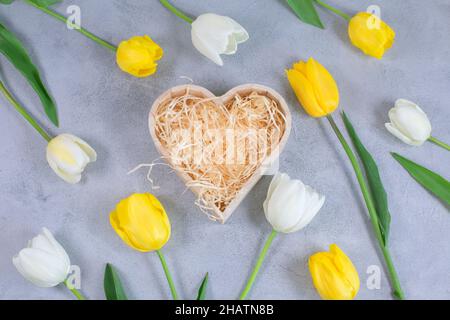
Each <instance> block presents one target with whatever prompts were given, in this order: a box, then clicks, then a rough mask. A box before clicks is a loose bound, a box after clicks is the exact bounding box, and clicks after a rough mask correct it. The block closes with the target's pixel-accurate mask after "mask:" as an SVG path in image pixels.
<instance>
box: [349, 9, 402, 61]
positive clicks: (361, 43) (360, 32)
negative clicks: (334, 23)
mask: <svg viewBox="0 0 450 320" xmlns="http://www.w3.org/2000/svg"><path fill="white" fill-rule="evenodd" d="M348 36H349V37H350V41H351V42H352V44H353V45H354V46H355V47H357V48H358V49H360V50H361V51H362V52H364V53H365V54H367V55H369V56H372V57H375V58H377V59H381V58H382V57H383V55H384V53H385V52H386V50H388V49H389V48H390V47H392V45H393V43H394V38H395V32H394V30H392V28H391V27H390V26H389V25H387V24H386V23H385V22H384V21H383V20H381V19H380V18H379V17H377V16H376V15H375V14H371V13H368V12H359V13H358V14H356V15H355V16H354V17H353V18H351V19H350V22H349V24H348Z"/></svg>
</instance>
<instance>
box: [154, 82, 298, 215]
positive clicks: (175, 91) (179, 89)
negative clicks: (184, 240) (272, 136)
mask: <svg viewBox="0 0 450 320" xmlns="http://www.w3.org/2000/svg"><path fill="white" fill-rule="evenodd" d="M187 89H189V91H191V92H193V93H194V94H196V95H197V94H199V95H200V96H204V97H205V98H217V99H218V100H221V101H222V103H225V102H226V101H227V100H228V99H227V98H228V97H233V96H234V95H235V94H236V93H238V92H240V93H241V92H244V93H250V92H252V91H257V92H258V93H264V94H265V95H268V96H269V97H271V98H272V99H274V100H276V101H277V102H278V103H279V106H280V108H281V109H282V111H283V113H284V115H285V118H286V128H285V131H284V135H283V137H282V138H281V140H280V143H279V144H278V150H274V151H272V153H271V154H270V155H269V156H268V157H267V158H266V159H264V160H263V162H262V164H261V166H260V168H259V170H257V171H255V173H254V174H253V176H252V177H251V178H250V179H249V180H248V181H247V182H246V183H245V185H244V186H243V187H242V189H241V190H240V191H239V192H238V194H237V195H236V197H235V198H234V199H233V201H232V202H231V203H230V204H229V205H228V206H227V208H226V209H225V210H224V211H220V210H219V209H218V208H217V207H215V206H214V208H213V211H214V216H215V217H217V221H219V222H221V223H225V222H226V221H227V219H228V218H229V217H230V216H231V214H232V213H233V212H234V210H235V209H236V208H237V207H238V206H239V204H240V203H241V202H242V200H243V199H244V198H245V196H247V194H248V193H249V192H250V190H251V189H252V188H253V187H254V186H255V184H256V183H257V182H258V181H259V179H261V177H262V176H263V175H264V174H265V172H266V171H267V169H268V164H270V163H273V162H274V161H275V160H276V159H277V158H278V156H279V154H280V153H281V152H282V151H283V149H284V147H285V145H286V142H287V140H288V138H289V135H290V132H291V127H292V119H291V113H290V111H289V107H288V105H287V103H286V101H285V100H284V98H283V97H282V96H281V95H280V94H279V93H278V92H276V91H275V90H273V89H272V88H269V87H266V86H263V85H260V84H254V83H248V84H243V85H240V86H237V87H234V88H232V89H231V90H229V91H228V92H226V93H225V94H223V95H221V96H216V95H215V94H213V93H212V92H211V91H209V90H208V89H206V88H203V87H200V86H196V85H191V84H187V85H179V86H176V87H172V88H170V89H169V90H167V91H165V92H164V93H163V94H161V95H160V96H159V97H158V98H157V99H156V100H155V101H154V103H153V105H152V107H151V108H150V113H149V120H148V125H149V130H150V135H151V137H152V140H153V143H154V144H155V147H156V149H157V150H158V152H159V153H160V154H161V155H162V156H163V157H164V159H165V160H166V161H169V160H168V153H167V152H166V150H165V149H164V148H163V146H162V145H161V143H160V142H159V139H158V137H157V136H156V133H155V130H154V128H155V122H154V116H153V114H154V111H156V108H157V107H158V106H159V105H160V104H161V103H162V102H163V101H165V100H167V99H169V98H175V97H179V96H181V95H183V94H185V92H186V90H187ZM170 165H172V164H171V163H170ZM261 168H264V169H263V170H261ZM175 172H176V174H177V175H178V176H179V177H180V178H181V180H182V181H183V183H184V184H186V183H187V182H188V181H190V180H191V179H190V177H189V176H188V175H187V174H185V173H183V172H179V171H177V170H175ZM191 190H192V191H193V192H194V194H195V195H196V196H198V194H199V192H198V188H191ZM219 217H221V218H219Z"/></svg>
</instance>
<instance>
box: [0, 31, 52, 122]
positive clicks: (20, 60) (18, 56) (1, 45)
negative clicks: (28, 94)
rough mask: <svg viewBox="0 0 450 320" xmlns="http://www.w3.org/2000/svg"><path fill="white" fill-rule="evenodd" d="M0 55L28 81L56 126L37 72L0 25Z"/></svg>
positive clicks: (43, 86) (14, 40)
mask: <svg viewBox="0 0 450 320" xmlns="http://www.w3.org/2000/svg"><path fill="white" fill-rule="evenodd" d="M0 53H2V54H3V55H4V56H5V57H6V58H7V59H8V60H9V61H10V62H11V63H12V64H13V65H14V67H15V68H16V69H17V70H19V71H20V72H21V73H22V75H23V76H24V77H25V78H26V79H27V80H28V83H29V84H30V85H31V86H32V87H33V89H34V91H36V93H37V94H38V96H39V98H40V100H41V103H42V105H43V107H44V110H45V113H46V114H47V116H48V118H49V119H50V120H51V121H52V122H53V123H54V124H55V125H56V126H58V115H57V112H56V106H55V103H54V102H53V99H52V97H51V96H50V94H49V93H48V91H47V89H46V88H45V85H44V84H43V83H42V80H41V77H40V75H39V71H38V69H37V68H36V66H35V65H34V64H33V62H32V61H31V58H30V57H29V55H28V53H27V51H26V49H25V48H24V47H23V45H22V44H21V42H20V40H19V39H17V38H16V36H15V35H14V34H13V33H11V32H10V31H9V30H8V29H6V28H5V27H4V26H3V25H2V24H1V23H0Z"/></svg>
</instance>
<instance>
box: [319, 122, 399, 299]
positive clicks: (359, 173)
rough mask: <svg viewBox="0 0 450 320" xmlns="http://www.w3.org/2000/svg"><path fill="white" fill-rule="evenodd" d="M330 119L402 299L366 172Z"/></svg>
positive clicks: (395, 288) (396, 295) (396, 289)
mask: <svg viewBox="0 0 450 320" xmlns="http://www.w3.org/2000/svg"><path fill="white" fill-rule="evenodd" d="M327 119H328V121H329V122H330V125H331V127H332V128H333V131H334V133H335V134H336V136H337V138H338V139H339V141H340V143H341V144H342V147H343V148H344V150H345V153H346V154H347V156H348V158H349V159H350V162H351V164H352V166H353V170H354V171H355V174H356V178H357V179H358V183H359V186H360V188H361V192H362V194H363V197H364V201H365V202H366V206H367V209H368V211H369V216H370V221H371V222H372V227H373V230H374V232H375V235H376V237H377V240H378V243H379V245H380V247H381V251H382V253H383V256H384V259H385V262H386V266H387V269H388V272H389V275H390V278H391V283H392V286H393V288H394V290H393V294H394V296H395V297H397V298H398V299H400V300H403V299H404V294H403V290H402V288H401V286H400V280H399V279H398V275H397V272H396V271H395V267H394V264H393V262H392V258H391V254H390V252H389V249H388V248H387V246H386V244H385V243H384V241H383V236H382V234H381V230H380V225H379V221H378V215H377V212H376V208H375V205H374V203H373V199H372V196H371V195H370V192H369V188H368V186H367V184H366V181H365V179H364V174H363V172H362V170H361V167H360V165H359V163H358V159H357V158H356V156H355V154H354V153H353V151H352V149H351V148H350V146H349V145H348V143H347V141H346V140H345V138H344V136H343V135H342V133H341V131H340V130H339V128H338V126H337V125H336V122H334V119H333V117H332V116H331V114H330V115H328V116H327Z"/></svg>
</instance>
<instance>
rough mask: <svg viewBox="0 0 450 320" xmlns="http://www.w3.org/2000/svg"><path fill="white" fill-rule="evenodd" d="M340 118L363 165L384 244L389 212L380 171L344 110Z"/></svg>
mask: <svg viewBox="0 0 450 320" xmlns="http://www.w3.org/2000/svg"><path fill="white" fill-rule="evenodd" d="M342 119H343V120H344V124H345V128H346V129H347V132H348V134H349V136H350V139H351V140H352V143H353V145H354V147H355V149H356V153H357V154H358V156H359V158H360V159H361V162H362V164H363V166H364V170H365V172H366V178H367V182H368V184H369V188H370V193H371V195H372V199H373V201H374V205H375V210H376V212H377V216H378V224H379V227H380V231H381V234H382V236H383V242H384V245H386V244H387V241H388V236H389V226H390V224H391V214H390V213H389V207H388V200H387V194H386V191H385V190H384V186H383V183H382V182H381V178H380V172H379V170H378V167H377V164H376V162H375V160H374V159H373V157H372V155H371V154H370V153H369V151H367V149H366V148H365V147H364V145H363V144H362V142H361V140H360V139H359V137H358V135H357V134H356V131H355V129H354V127H353V125H352V123H351V122H350V119H349V118H348V117H347V115H346V114H345V112H342Z"/></svg>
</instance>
